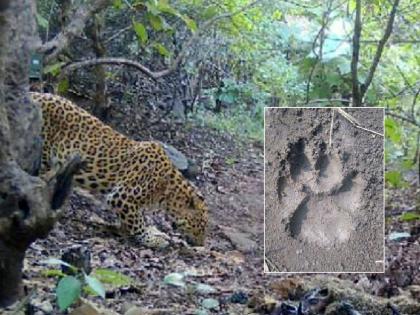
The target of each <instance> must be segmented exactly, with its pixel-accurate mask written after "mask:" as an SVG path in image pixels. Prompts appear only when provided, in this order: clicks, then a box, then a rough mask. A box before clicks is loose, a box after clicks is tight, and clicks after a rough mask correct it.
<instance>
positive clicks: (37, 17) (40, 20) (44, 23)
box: [36, 13, 49, 28]
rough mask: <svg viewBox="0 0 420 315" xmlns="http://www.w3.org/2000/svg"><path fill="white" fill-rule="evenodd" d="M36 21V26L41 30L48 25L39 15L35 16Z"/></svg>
mask: <svg viewBox="0 0 420 315" xmlns="http://www.w3.org/2000/svg"><path fill="white" fill-rule="evenodd" d="M36 21H37V23H38V25H39V26H41V27H42V28H47V27H48V24H49V23H48V20H47V19H46V18H44V17H43V16H42V15H40V14H39V13H37V14H36Z"/></svg>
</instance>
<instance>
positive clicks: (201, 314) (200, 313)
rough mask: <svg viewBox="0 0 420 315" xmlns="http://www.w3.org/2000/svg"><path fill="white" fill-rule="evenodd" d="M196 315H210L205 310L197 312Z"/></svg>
mask: <svg viewBox="0 0 420 315" xmlns="http://www.w3.org/2000/svg"><path fill="white" fill-rule="evenodd" d="M195 315H208V312H207V310H205V309H199V310H196V311H195Z"/></svg>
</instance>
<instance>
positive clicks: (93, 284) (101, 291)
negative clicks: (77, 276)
mask: <svg viewBox="0 0 420 315" xmlns="http://www.w3.org/2000/svg"><path fill="white" fill-rule="evenodd" d="M84 276H85V281H86V283H87V285H88V286H89V287H90V288H91V289H92V290H93V291H94V292H95V293H96V294H97V295H99V296H100V297H102V298H103V299H104V298H105V288H104V286H103V285H102V283H101V282H100V281H99V280H98V279H96V278H94V277H91V276H88V275H87V274H84Z"/></svg>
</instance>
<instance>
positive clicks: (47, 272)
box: [41, 269, 65, 278]
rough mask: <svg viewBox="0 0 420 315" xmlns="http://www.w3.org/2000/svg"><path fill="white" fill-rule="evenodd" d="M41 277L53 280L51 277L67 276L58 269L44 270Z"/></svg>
mask: <svg viewBox="0 0 420 315" xmlns="http://www.w3.org/2000/svg"><path fill="white" fill-rule="evenodd" d="M41 275H42V276H43V277H47V278H51V277H58V278H61V277H64V276H65V274H64V273H63V272H62V271H61V270H58V269H47V270H42V271H41Z"/></svg>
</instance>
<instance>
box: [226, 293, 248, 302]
mask: <svg viewBox="0 0 420 315" xmlns="http://www.w3.org/2000/svg"><path fill="white" fill-rule="evenodd" d="M230 301H231V302H232V303H238V304H246V303H248V295H247V294H246V293H245V292H243V291H237V292H234V293H233V294H232V296H231V297H230Z"/></svg>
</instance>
